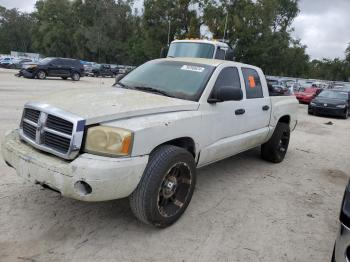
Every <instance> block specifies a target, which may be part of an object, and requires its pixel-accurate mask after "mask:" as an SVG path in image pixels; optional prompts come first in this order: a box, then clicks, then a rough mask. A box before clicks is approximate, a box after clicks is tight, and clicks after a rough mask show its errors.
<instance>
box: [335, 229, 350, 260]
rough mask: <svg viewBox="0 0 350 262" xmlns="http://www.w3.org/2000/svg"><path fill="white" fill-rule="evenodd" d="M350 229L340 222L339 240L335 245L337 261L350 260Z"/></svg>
mask: <svg viewBox="0 0 350 262" xmlns="http://www.w3.org/2000/svg"><path fill="white" fill-rule="evenodd" d="M349 248H350V229H349V228H348V227H346V226H345V225H344V224H342V223H341V224H340V229H339V232H338V236H337V240H336V241H335V247H334V259H335V261H336V262H349V261H350V257H349V251H348V249H349Z"/></svg>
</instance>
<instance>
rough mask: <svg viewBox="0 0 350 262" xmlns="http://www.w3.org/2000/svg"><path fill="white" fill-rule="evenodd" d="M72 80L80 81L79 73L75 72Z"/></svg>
mask: <svg viewBox="0 0 350 262" xmlns="http://www.w3.org/2000/svg"><path fill="white" fill-rule="evenodd" d="M71 78H72V80H73V81H79V79H80V75H79V73H77V72H73V73H72V75H71Z"/></svg>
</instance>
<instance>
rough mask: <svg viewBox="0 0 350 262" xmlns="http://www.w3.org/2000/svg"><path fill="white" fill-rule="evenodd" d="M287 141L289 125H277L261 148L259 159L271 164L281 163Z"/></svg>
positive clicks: (285, 151)
mask: <svg viewBox="0 0 350 262" xmlns="http://www.w3.org/2000/svg"><path fill="white" fill-rule="evenodd" d="M289 139H290V128H289V125H288V124H286V123H278V124H277V126H276V128H275V131H274V133H273V135H272V137H271V138H270V140H269V141H267V142H266V143H265V144H263V145H262V146H261V157H262V158H263V159H264V160H266V161H269V162H272V163H280V162H282V161H283V159H284V157H285V156H286V153H287V150H288V145H289Z"/></svg>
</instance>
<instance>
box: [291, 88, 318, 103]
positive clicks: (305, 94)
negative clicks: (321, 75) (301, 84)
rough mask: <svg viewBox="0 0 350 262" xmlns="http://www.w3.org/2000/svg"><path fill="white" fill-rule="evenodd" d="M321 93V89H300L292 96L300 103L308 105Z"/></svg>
mask: <svg viewBox="0 0 350 262" xmlns="http://www.w3.org/2000/svg"><path fill="white" fill-rule="evenodd" d="M321 91H322V89H320V88H315V87H308V88H301V89H300V90H299V91H298V92H296V93H294V95H295V96H296V98H297V99H298V100H299V102H300V103H305V104H310V102H311V100H312V99H314V98H315V97H316V96H317V95H318V94H319V93H321Z"/></svg>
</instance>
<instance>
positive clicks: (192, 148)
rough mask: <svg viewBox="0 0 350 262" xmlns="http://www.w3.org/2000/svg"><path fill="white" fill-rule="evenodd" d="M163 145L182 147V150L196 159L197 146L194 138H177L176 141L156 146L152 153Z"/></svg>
mask: <svg viewBox="0 0 350 262" xmlns="http://www.w3.org/2000/svg"><path fill="white" fill-rule="evenodd" d="M163 145H172V146H177V147H181V148H183V149H185V150H187V151H188V152H190V153H191V155H192V156H193V157H194V158H196V144H195V142H194V140H193V138H191V137H179V138H175V139H172V140H169V141H166V142H164V143H162V144H160V145H158V146H156V147H155V148H154V149H153V150H152V152H153V151H155V150H156V149H157V148H159V147H161V146H163ZM152 152H151V153H152Z"/></svg>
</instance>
